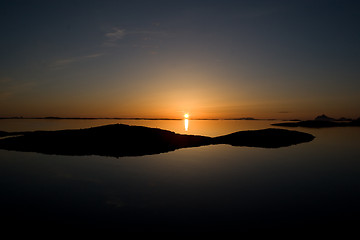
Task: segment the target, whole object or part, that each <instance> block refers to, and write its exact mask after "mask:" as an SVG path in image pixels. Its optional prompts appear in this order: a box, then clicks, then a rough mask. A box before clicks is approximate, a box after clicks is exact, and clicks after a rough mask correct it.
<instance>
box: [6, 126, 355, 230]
mask: <svg viewBox="0 0 360 240" xmlns="http://www.w3.org/2000/svg"><path fill="white" fill-rule="evenodd" d="M115 122H117V123H126V124H130V125H143V126H149V127H159V128H162V129H168V130H172V131H175V132H179V133H188V134H200V135H206V136H218V135H222V134H227V133H231V132H234V131H239V130H247V129H262V128H267V127H270V124H271V123H273V122H272V121H221V120H216V121H215V120H214V121H212V120H208V121H200V120H190V121H189V128H188V131H185V126H184V121H180V120H179V121H136V120H129V121H113V120H1V121H0V130H5V131H25V130H40V129H41V130H55V129H71V128H86V127H92V126H99V125H104V124H110V123H115ZM296 130H299V131H304V132H308V133H312V134H313V135H315V136H316V138H315V140H314V141H312V142H310V143H304V144H300V145H296V146H291V147H285V148H279V149H262V148H249V147H232V146H228V145H215V146H204V147H197V148H188V149H180V150H176V151H174V152H169V153H164V154H158V155H149V156H142V157H123V158H113V157H100V156H82V157H75V156H74V157H72V156H58V155H45V154H37V153H24V152H13V151H5V150H0V189H1V198H0V211H1V216H2V219H6V222H7V224H5V225H3V227H4V228H5V229H9V228H16V229H22V228H27V227H29V228H31V229H37V228H46V229H56V230H57V229H58V228H61V229H69V228H72V229H80V230H81V229H84V230H89V229H106V230H115V231H119V232H124V231H127V232H131V231H133V232H166V231H174V232H177V233H179V232H181V233H183V232H211V231H213V232H233V231H236V232H244V233H246V232H247V233H249V232H253V231H260V232H269V231H275V232H277V231H279V232H283V231H290V232H292V233H296V232H307V231H310V230H311V231H314V230H316V231H318V232H321V233H331V232H332V231H346V232H355V231H356V229H357V227H358V224H359V219H360V206H359V202H360V128H329V129H301V128H296Z"/></svg>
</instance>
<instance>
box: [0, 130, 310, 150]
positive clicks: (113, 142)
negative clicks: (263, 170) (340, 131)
mask: <svg viewBox="0 0 360 240" xmlns="http://www.w3.org/2000/svg"><path fill="white" fill-rule="evenodd" d="M1 136H2V138H1V139H0V149H5V150H15V151H24V152H37V153H45V154H57V155H74V156H78V155H100V156H113V157H122V156H143V155H149V154H158V153H164V152H169V151H174V150H176V149H180V148H188V147H198V146H205V145H211V144H230V145H233V146H247V147H262V148H279V147H286V146H290V145H294V144H299V143H304V142H309V141H312V140H313V139H314V136H313V135H311V134H308V133H303V132H298V131H290V130H285V129H273V128H269V129H262V130H251V131H239V132H235V133H231V134H228V135H224V136H219V137H213V138H212V137H206V136H197V135H184V134H178V133H175V132H171V131H168V130H162V129H159V128H149V127H143V126H130V125H125V124H111V125H105V126H99V127H92V128H86V129H75V130H58V131H32V132H4V131H2V132H1Z"/></svg>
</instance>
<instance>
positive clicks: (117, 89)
mask: <svg viewBox="0 0 360 240" xmlns="http://www.w3.org/2000/svg"><path fill="white" fill-rule="evenodd" d="M0 19H1V20H0V27H1V35H0V36H1V37H0V117H11V116H24V117H46V116H59V117H164V118H181V117H182V116H183V115H184V113H187V112H188V113H189V114H190V117H191V118H236V117H256V118H281V119H292V118H300V119H306V118H314V117H315V116H316V115H319V114H323V113H324V114H326V115H329V116H331V117H342V116H344V117H352V118H357V117H360V29H359V28H360V27H359V26H360V25H359V23H360V1H340V0H339V1H331V0H326V1H325V0H324V1H322V0H309V1H306V0H299V1H291V0H284V1H256V0H255V1H254V0H252V1H241V0H238V1H226V0H222V1H205V0H203V1H196V0H191V1H187V0H182V1H150V0H147V1H145V0H143V1H135V0H133V1H106V0H103V1H101V0H99V1H90V0H89V1H76V0H72V1H65V0H60V1H56V0H54V1H15V0H14V1H6V0H5V1H4V0H3V1H1V3H0Z"/></svg>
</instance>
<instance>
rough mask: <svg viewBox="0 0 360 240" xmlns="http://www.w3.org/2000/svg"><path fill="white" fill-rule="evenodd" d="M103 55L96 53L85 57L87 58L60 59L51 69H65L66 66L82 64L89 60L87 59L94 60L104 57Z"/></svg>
mask: <svg viewBox="0 0 360 240" xmlns="http://www.w3.org/2000/svg"><path fill="white" fill-rule="evenodd" d="M103 55H104V54H103V53H95V54H91V55H85V56H80V57H73V58H67V59H60V60H57V61H55V62H54V63H53V64H52V65H51V67H55V68H58V67H64V66H66V65H69V64H72V63H77V62H81V61H83V60H87V59H92V58H97V57H100V56H103Z"/></svg>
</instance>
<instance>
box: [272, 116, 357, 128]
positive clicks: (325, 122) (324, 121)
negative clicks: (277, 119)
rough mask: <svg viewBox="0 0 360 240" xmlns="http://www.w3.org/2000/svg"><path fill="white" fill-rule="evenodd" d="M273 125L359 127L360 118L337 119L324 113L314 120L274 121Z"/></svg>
mask: <svg viewBox="0 0 360 240" xmlns="http://www.w3.org/2000/svg"><path fill="white" fill-rule="evenodd" d="M271 125H273V126H281V127H308V128H328V127H359V126H360V118H358V119H356V120H352V119H349V118H344V117H342V118H339V119H335V118H331V117H328V116H326V115H324V114H323V115H320V116H317V117H316V118H315V119H314V120H306V121H296V122H295V121H292V122H283V123H273V124H271Z"/></svg>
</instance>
